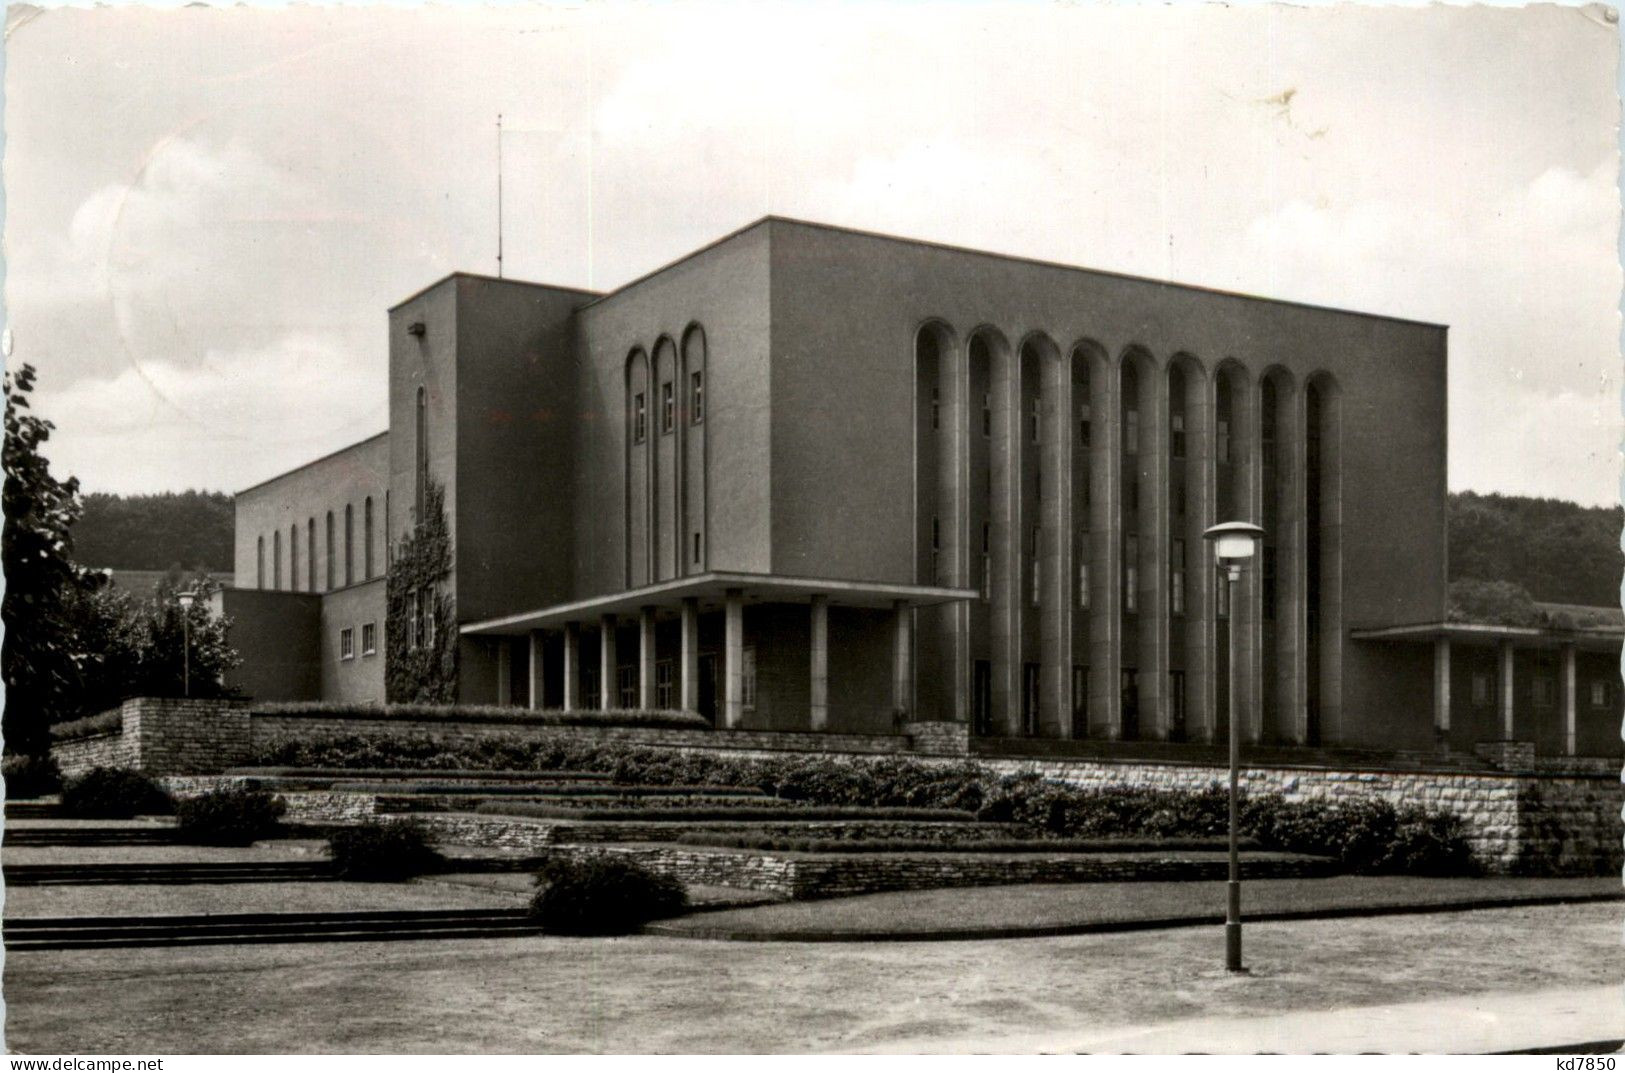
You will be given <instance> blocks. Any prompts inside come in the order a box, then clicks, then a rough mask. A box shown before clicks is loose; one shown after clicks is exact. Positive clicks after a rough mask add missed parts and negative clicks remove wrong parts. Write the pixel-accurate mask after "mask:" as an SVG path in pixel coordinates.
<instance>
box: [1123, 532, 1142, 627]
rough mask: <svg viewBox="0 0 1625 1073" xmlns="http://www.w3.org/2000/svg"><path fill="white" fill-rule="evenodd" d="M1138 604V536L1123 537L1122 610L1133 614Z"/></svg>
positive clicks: (1137, 608)
mask: <svg viewBox="0 0 1625 1073" xmlns="http://www.w3.org/2000/svg"><path fill="white" fill-rule="evenodd" d="M1139 604H1140V538H1139V537H1137V536H1133V535H1128V536H1125V537H1123V610H1124V611H1126V612H1127V613H1128V614H1131V615H1132V614H1134V613H1135V612H1136V611H1138V610H1139Z"/></svg>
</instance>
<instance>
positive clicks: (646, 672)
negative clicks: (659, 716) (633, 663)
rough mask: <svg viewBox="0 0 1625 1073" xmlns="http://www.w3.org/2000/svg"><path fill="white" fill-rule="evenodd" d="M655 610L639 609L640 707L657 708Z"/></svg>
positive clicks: (644, 708) (646, 709)
mask: <svg viewBox="0 0 1625 1073" xmlns="http://www.w3.org/2000/svg"><path fill="white" fill-rule="evenodd" d="M655 658H656V656H655V609H654V608H652V607H640V608H638V707H640V708H642V709H643V710H644V711H649V710H650V709H652V708H653V707H654V706H655Z"/></svg>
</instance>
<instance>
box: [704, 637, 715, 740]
mask: <svg viewBox="0 0 1625 1073" xmlns="http://www.w3.org/2000/svg"><path fill="white" fill-rule="evenodd" d="M700 714H701V715H703V716H705V717H706V718H707V719H709V720H711V725H712V726H716V723H717V654H716V653H715V652H711V653H705V654H702V655H701V656H700Z"/></svg>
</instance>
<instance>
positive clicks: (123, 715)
mask: <svg viewBox="0 0 1625 1073" xmlns="http://www.w3.org/2000/svg"><path fill="white" fill-rule="evenodd" d="M119 716H120V720H121V722H122V727H121V729H120V730H116V731H113V732H111V733H107V734H98V735H96V736H94V737H90V738H79V739H76V740H73V741H63V742H57V743H55V744H54V745H52V746H51V755H52V756H54V757H56V762H57V764H58V766H60V767H61V768H62V773H63V774H64V775H78V774H82V773H83V772H85V771H88V770H90V769H91V768H93V767H129V768H136V769H138V770H140V771H145V772H147V773H149V774H154V775H170V774H191V773H204V772H211V771H219V770H221V769H222V768H225V767H230V766H231V765H232V764H240V763H242V762H243V761H244V760H245V759H247V757H248V752H249V741H250V738H249V719H248V712H247V710H246V709H244V708H243V707H241V706H240V705H236V704H233V703H231V702H229V701H220V700H185V699H181V698H157V697H135V698H132V699H130V700H127V701H125V702H124V703H123V704H121V705H119Z"/></svg>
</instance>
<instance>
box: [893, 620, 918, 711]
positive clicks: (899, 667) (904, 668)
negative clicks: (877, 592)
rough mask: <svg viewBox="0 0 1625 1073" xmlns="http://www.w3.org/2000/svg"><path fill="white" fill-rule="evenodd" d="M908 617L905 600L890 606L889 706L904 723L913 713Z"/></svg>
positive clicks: (909, 625) (909, 624)
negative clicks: (898, 714)
mask: <svg viewBox="0 0 1625 1073" xmlns="http://www.w3.org/2000/svg"><path fill="white" fill-rule="evenodd" d="M910 627H911V623H910V615H909V610H908V601H907V600H897V601H894V602H893V604H892V661H891V666H892V671H891V706H892V711H893V712H894V713H901V720H902V721H906V720H907V719H908V718H909V716H910V714H911V713H912V712H913V711H914V698H913V697H912V696H911V695H910V694H911V692H912V690H911V689H910V688H909V687H910V684H911V683H912V681H913V675H912V673H911V667H912V665H913V664H912V660H911V658H910V656H909V633H910Z"/></svg>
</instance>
